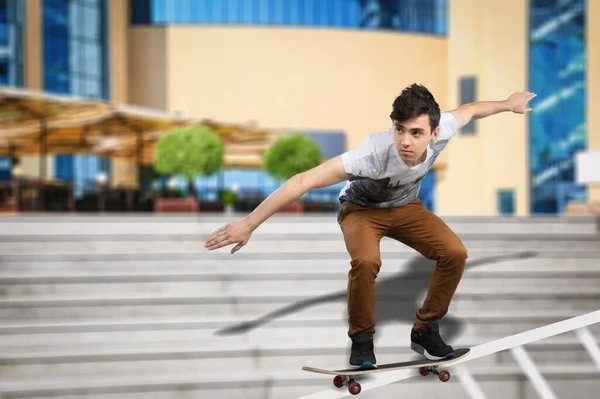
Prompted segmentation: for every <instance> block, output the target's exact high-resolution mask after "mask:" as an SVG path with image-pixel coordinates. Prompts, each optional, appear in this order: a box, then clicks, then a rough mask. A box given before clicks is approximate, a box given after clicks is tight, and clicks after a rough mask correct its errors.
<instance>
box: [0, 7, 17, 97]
mask: <svg viewBox="0 0 600 399" xmlns="http://www.w3.org/2000/svg"><path fill="white" fill-rule="evenodd" d="M0 85H5V86H22V85H23V3H22V2H21V1H19V0H0Z"/></svg>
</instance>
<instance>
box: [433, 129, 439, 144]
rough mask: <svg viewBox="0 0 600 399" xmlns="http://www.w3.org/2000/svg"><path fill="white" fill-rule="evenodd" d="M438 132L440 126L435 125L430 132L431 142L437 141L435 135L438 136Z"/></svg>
mask: <svg viewBox="0 0 600 399" xmlns="http://www.w3.org/2000/svg"><path fill="white" fill-rule="evenodd" d="M439 132H440V127H439V126H438V127H436V128H435V129H433V132H431V142H432V143H434V142H436V141H437V137H438V133H439Z"/></svg>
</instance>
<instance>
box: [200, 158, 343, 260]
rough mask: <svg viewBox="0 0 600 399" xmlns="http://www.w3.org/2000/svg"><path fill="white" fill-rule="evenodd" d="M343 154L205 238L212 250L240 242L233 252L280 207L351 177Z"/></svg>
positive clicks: (308, 172)
mask: <svg viewBox="0 0 600 399" xmlns="http://www.w3.org/2000/svg"><path fill="white" fill-rule="evenodd" d="M347 178H348V177H347V175H346V171H345V169H344V165H343V162H342V156H341V155H338V156H337V157H335V158H331V159H329V160H327V161H325V162H323V163H322V164H320V165H318V166H316V167H314V168H312V169H310V170H308V171H306V172H303V173H299V174H297V175H295V176H293V177H292V178H291V179H289V180H288V181H286V182H285V183H284V184H283V185H282V186H281V187H279V188H278V189H277V190H275V191H274V192H273V193H272V194H271V195H269V196H268V197H267V198H265V200H264V201H263V202H261V204H260V205H259V206H257V207H256V209H254V210H253V211H252V212H251V213H250V214H249V215H248V216H246V217H245V218H242V219H238V220H235V221H233V222H230V223H227V224H226V225H225V226H223V227H221V228H220V229H218V230H216V231H215V232H213V233H212V234H211V235H210V236H209V237H208V238H207V239H206V240H205V242H204V246H205V247H206V248H207V249H208V250H214V249H218V248H221V247H224V246H226V245H230V244H237V245H236V246H235V247H234V248H233V249H232V250H231V253H234V252H236V251H238V250H239V249H240V248H242V247H243V246H244V245H246V243H247V242H248V240H249V239H250V236H251V235H252V232H253V231H254V230H256V228H258V226H260V225H261V223H263V222H264V221H265V220H267V219H268V218H269V217H271V216H272V215H273V214H274V213H276V212H277V211H278V210H279V209H281V208H283V207H284V206H286V205H288V204H290V203H291V202H293V201H295V200H297V199H299V198H300V197H302V196H303V195H304V194H305V193H306V192H307V191H309V190H311V189H313V188H323V187H329V186H332V185H334V184H337V183H339V182H342V181H344V180H347Z"/></svg>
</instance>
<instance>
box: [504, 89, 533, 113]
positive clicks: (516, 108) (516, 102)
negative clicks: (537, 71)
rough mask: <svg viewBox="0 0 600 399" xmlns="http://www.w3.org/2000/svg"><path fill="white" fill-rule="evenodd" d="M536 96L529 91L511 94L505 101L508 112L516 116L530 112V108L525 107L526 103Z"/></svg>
mask: <svg viewBox="0 0 600 399" xmlns="http://www.w3.org/2000/svg"><path fill="white" fill-rule="evenodd" d="M536 95H537V94H535V93H531V92H529V91H518V92H516V93H513V94H511V96H510V97H508V99H507V100H506V103H507V104H508V108H509V110H510V111H512V112H514V113H516V114H524V113H526V112H531V108H529V107H527V103H528V102H529V101H531V99H532V98H534V97H535V96H536Z"/></svg>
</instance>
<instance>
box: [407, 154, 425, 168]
mask: <svg viewBox="0 0 600 399" xmlns="http://www.w3.org/2000/svg"><path fill="white" fill-rule="evenodd" d="M425 158H427V151H425V152H424V153H423V155H421V156H420V157H419V159H417V160H415V161H413V162H404V163H405V164H406V166H409V167H411V168H412V167H413V166H417V165H419V164H421V163H423V162H424V161H425Z"/></svg>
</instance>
